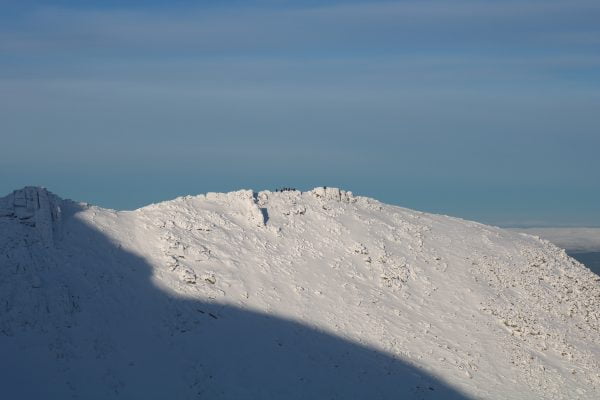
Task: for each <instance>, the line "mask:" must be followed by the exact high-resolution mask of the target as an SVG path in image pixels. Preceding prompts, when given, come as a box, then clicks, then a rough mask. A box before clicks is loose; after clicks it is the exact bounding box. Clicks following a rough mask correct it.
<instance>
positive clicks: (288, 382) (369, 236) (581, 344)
mask: <svg viewBox="0 0 600 400" xmlns="http://www.w3.org/2000/svg"><path fill="white" fill-rule="evenodd" d="M599 328H600V278H598V276H596V275H595V274H593V273H592V272H590V271H589V270H587V269H586V268H585V267H583V266H582V265H581V264H579V263H578V262H576V261H574V260H573V259H571V258H570V257H568V256H567V255H566V254H565V252H564V251H562V250H560V249H558V248H556V247H555V246H553V245H551V244H550V243H549V242H546V241H544V240H541V239H539V238H536V237H533V236H528V235H524V234H519V233H516V232H509V231H505V230H502V229H499V228H494V227H489V226H485V225H481V224H477V223H474V222H469V221H464V220H459V219H455V218H450V217H447V216H438V215H431V214H424V213H420V212H416V211H411V210H407V209H403V208H400V207H395V206H390V205H385V204H382V203H380V202H378V201H376V200H373V199H370V198H365V197H357V196H353V195H352V193H350V192H346V191H343V190H339V189H335V188H327V189H325V188H317V189H314V190H312V191H309V192H304V193H301V192H298V191H286V192H278V193H273V192H269V191H263V192H260V193H253V192H252V191H249V190H243V191H238V192H232V193H207V194H206V195H199V196H187V197H182V198H178V199H175V200H172V201H168V202H164V203H160V204H155V205H151V206H148V207H144V208H141V209H139V210H136V211H130V212H118V211H113V210H105V209H101V208H98V207H94V206H89V205H84V204H78V203H74V202H70V201H64V200H61V199H59V198H57V197H56V196H54V195H52V194H50V193H48V192H47V191H46V190H44V189H39V188H25V189H23V190H20V191H16V192H14V193H13V194H11V195H9V196H7V197H5V198H3V199H0V354H2V363H0V387H1V388H2V389H0V390H1V391H3V392H7V393H9V394H11V396H9V397H10V398H41V397H44V398H49V397H55V398H71V397H79V398H103V399H105V398H141V397H144V398H166V397H167V396H168V397H172V398H210V399H213V398H232V399H233V398H309V397H314V398H373V399H375V398H385V399H387V398H398V397H400V398H402V397H403V396H404V397H405V398H458V399H464V398H489V399H494V398H497V399H506V398H512V399H531V398H552V399H561V398H564V399H567V398H568V399H573V398H581V399H597V398H599V397H600V363H599V360H600V329H599ZM36 396H38V397H36Z"/></svg>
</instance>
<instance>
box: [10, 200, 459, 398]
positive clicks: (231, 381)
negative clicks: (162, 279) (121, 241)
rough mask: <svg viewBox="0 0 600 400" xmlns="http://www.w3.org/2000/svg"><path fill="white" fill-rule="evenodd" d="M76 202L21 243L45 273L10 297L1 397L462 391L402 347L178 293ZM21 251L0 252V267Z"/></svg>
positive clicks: (447, 394) (441, 394) (453, 394)
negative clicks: (39, 234)
mask: <svg viewBox="0 0 600 400" xmlns="http://www.w3.org/2000/svg"><path fill="white" fill-rule="evenodd" d="M76 212H77V209H75V208H73V209H72V210H71V211H70V214H71V215H65V216H64V218H63V224H62V233H61V234H60V235H57V238H56V240H55V249H52V248H49V249H45V248H43V246H41V245H39V244H35V243H30V244H28V246H29V252H30V253H31V254H33V256H32V260H31V262H32V263H33V264H34V265H35V268H34V269H35V270H36V272H35V273H36V274H37V275H38V276H39V278H40V280H41V282H42V284H41V286H40V287H38V288H31V287H30V286H23V289H22V291H23V292H22V293H15V294H14V295H13V296H12V297H11V298H12V299H13V300H12V301H13V302H15V301H18V304H17V305H16V306H15V304H13V306H12V307H11V308H12V309H13V310H15V309H17V308H18V307H20V308H21V309H25V310H21V311H19V313H20V314H22V315H23V318H25V319H27V318H29V321H26V323H25V327H23V326H22V325H23V323H22V322H23V321H21V324H20V325H19V326H16V325H15V324H13V325H15V326H12V327H9V328H11V329H9V331H8V332H4V333H5V334H4V335H2V334H0V351H1V352H2V353H3V356H2V362H1V363H0V364H1V365H0V374H1V375H0V387H2V389H0V390H1V391H2V393H3V397H4V398H7V399H16V398H19V399H26V398H29V399H33V398H36V399H37V398H45V399H51V398H60V399H66V398H77V397H79V398H82V399H93V398H97V399H107V398H123V399H166V398H173V399H186V398H190V399H196V398H197V399H221V398H223V399H244V398H255V399H402V398H409V399H412V398H415V399H420V398H423V399H433V398H438V399H465V398H466V397H465V396H464V395H463V394H461V393H459V392H457V391H456V390H455V389H453V388H451V387H450V386H448V385H447V384H445V383H444V382H442V381H440V380H438V379H436V378H435V377H433V376H431V375H429V374H428V373H427V372H425V371H423V370H421V369H419V368H417V367H415V366H412V365H409V364H407V363H406V362H404V361H402V360H400V359H398V358H395V357H393V356H391V355H388V354H385V353H382V352H380V351H376V350H373V349H371V348H369V347H367V346H364V345H361V344H357V343H354V342H351V341H348V340H345V339H343V338H340V337H336V336H334V335H331V334H328V333H324V332H322V331H319V330H317V329H315V328H313V327H310V326H306V325H303V324H302V323H299V322H294V321H290V320H287V319H284V318H278V317H276V316H272V315H267V314H263V313H259V312H253V311H248V310H244V309H241V308H236V307H234V306H225V305H219V304H216V303H211V302H203V301H196V300H190V299H182V298H178V297H174V296H173V295H170V294H168V293H167V292H166V291H164V290H162V289H160V288H159V287H157V286H156V285H155V284H154V283H153V281H152V276H151V274H152V268H151V266H150V265H149V264H148V263H147V262H146V261H145V260H144V259H142V258H140V257H138V256H136V255H134V254H132V253H130V252H127V251H125V250H123V249H121V248H120V246H119V245H117V244H115V243H113V242H112V241H111V240H110V239H109V238H108V237H106V236H105V235H104V234H102V233H101V232H99V231H98V230H96V229H94V228H91V227H89V226H88V225H86V224H85V223H83V222H81V221H80V220H79V219H77V218H74V217H73V214H75V213H76ZM67 214H69V212H67ZM15 223H16V222H15ZM26 229H34V228H30V227H27V228H26ZM17 258H18V255H17V254H16V253H14V251H13V252H10V251H7V254H6V259H4V258H3V259H2V261H0V263H1V264H4V263H6V265H1V264H0V267H6V268H7V269H9V266H10V265H12V264H11V262H14V260H15V259H17ZM81 260H87V261H85V262H82V261H81ZM30 272H31V271H30ZM19 273H21V274H24V273H25V272H18V273H17V275H18V274H19ZM0 277H2V278H3V279H5V278H7V275H6V274H5V275H0ZM15 281H17V280H16V279H15ZM17 299H21V300H17ZM42 303H43V304H45V306H44V307H42V306H40V304H42ZM7 304H8V303H7ZM27 314H30V315H31V316H30V317H28V316H27ZM15 318H17V317H15ZM13 319H14V318H13ZM17 319H18V318H17ZM77 395H78V396H77Z"/></svg>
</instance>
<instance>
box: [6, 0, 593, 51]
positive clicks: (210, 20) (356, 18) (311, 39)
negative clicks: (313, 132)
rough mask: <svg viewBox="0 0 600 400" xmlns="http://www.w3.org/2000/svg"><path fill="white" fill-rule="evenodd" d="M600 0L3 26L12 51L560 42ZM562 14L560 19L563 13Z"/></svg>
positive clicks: (180, 14)
mask: <svg viewBox="0 0 600 400" xmlns="http://www.w3.org/2000/svg"><path fill="white" fill-rule="evenodd" d="M598 15H600V3H598V2H594V1H583V0H578V1H571V2H564V1H533V0H529V1H503V2H489V1H466V0H461V1H452V2H447V1H399V2H366V3H358V4H357V3H353V4H338V5H334V6H322V7H304V8H289V7H287V8H283V7H271V8H265V7H263V8H260V9H255V8H251V7H247V8H235V9H232V8H228V9H222V8H221V9H202V8H193V9H176V10H175V11H165V10H145V11H140V10H137V11H136V10H121V9H109V10H80V9H57V8H47V7H46V8H38V9H34V10H33V11H32V12H31V13H29V14H27V15H26V16H25V17H24V19H23V20H21V21H19V23H18V24H14V23H13V24H11V23H10V21H9V23H7V24H3V25H4V28H0V30H1V32H2V33H1V36H0V49H3V50H4V51H9V50H10V51H27V50H30V51H34V50H35V51H42V50H49V51H75V50H88V51H89V50H94V49H100V50H102V49H104V50H106V49H108V50H113V51H117V50H130V51H143V52H152V51H154V52H174V51H187V52H192V53H202V52H219V53H227V52H240V51H269V52H276V51H281V52H286V53H289V52H294V51H304V52H310V51H319V50H321V51H326V50H335V51H344V50H346V51H348V50H352V51H356V50H362V51H388V52H393V51H398V50H413V51H419V50H423V49H427V48H432V47H435V48H437V49H438V50H443V47H445V46H449V47H452V48H460V47H462V48H481V47H482V46H485V45H492V46H493V45H496V46H499V47H502V46H506V45H511V46H514V47H516V48H519V47H522V48H526V47H527V46H528V45H529V46H530V47H534V46H537V47H540V48H541V49H544V48H545V49H552V48H553V47H554V46H553V43H541V42H540V41H539V39H537V37H538V36H539V35H540V34H545V33H548V32H551V33H553V34H560V35H564V36H565V37H569V35H576V34H577V31H578V30H580V29H581V27H582V25H583V26H588V27H589V29H591V31H590V32H589V33H591V34H593V33H595V32H597V28H595V25H596V24H595V22H596V21H597V17H598ZM557 20H560V21H561V23H560V24H556V23H555V22H556V21H557Z"/></svg>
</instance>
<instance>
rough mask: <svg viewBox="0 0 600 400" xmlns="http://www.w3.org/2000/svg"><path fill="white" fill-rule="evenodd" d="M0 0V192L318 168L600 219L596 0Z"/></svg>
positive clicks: (195, 182) (397, 199) (136, 196)
mask: <svg viewBox="0 0 600 400" xmlns="http://www.w3.org/2000/svg"><path fill="white" fill-rule="evenodd" d="M0 5H1V7H2V12H1V13H0V195H5V194H8V193H10V192H11V191H12V190H14V189H18V188H21V187H23V186H26V185H36V186H45V187H47V188H48V189H49V190H51V191H53V192H55V193H57V194H58V195H60V196H61V197H66V198H73V199H76V200H80V201H87V202H90V203H93V204H97V205H100V206H104V207H110V208H115V209H134V208H137V207H140V206H143V205H146V204H150V203H153V202H158V201H162V200H168V199H171V198H174V197H176V196H179V195H184V194H197V193H205V192H208V191H230V190H237V189H241V188H251V189H254V190H257V191H258V190H263V189H269V190H273V189H275V188H277V187H282V186H286V187H296V188H299V189H303V190H308V189H311V188H313V187H316V186H322V185H326V186H335V187H341V188H344V189H346V190H351V191H353V192H354V193H356V194H361V195H366V196H371V197H375V198H377V199H379V200H381V201H384V202H387V203H392V204H397V205H401V206H404V207H409V208H414V209H418V210H422V211H428V212H435V213H442V214H448V215H453V216H459V217H463V218H468V219H474V220H478V221H482V222H485V223H490V224H494V225H500V226H600V24H598V21H600V2H599V1H597V0H589V1H588V0H568V1H566V0H565V1H557V0H539V1H538V0H518V1H516V0H498V1H494V0H486V1H474V0H452V1H450V0H447V1H431V0H419V1H417V0H411V1H316V0H315V1H299V0H298V1H251V0H246V1H183V0H179V1H177V0H175V1H172V0H171V1H158V0H151V1H148V0H146V1H132V0H121V1H116V0H108V1H106V0H104V1H100V0H96V1H85V0H78V1H74V0H63V1H51V0H50V1H33V0H19V1H17V0H15V1H10V0H0Z"/></svg>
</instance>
